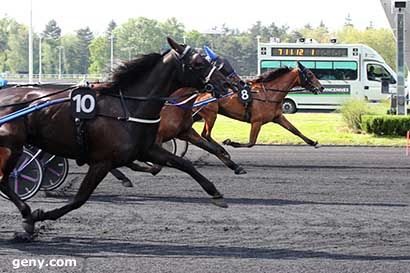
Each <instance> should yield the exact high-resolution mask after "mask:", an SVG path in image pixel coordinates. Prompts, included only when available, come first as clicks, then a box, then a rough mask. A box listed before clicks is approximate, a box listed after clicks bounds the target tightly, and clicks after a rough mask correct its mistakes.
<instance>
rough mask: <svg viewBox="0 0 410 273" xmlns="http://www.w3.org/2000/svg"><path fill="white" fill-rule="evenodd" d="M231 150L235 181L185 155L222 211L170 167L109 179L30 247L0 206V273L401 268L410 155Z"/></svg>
mask: <svg viewBox="0 0 410 273" xmlns="http://www.w3.org/2000/svg"><path fill="white" fill-rule="evenodd" d="M190 148H191V147H190ZM230 152H231V154H232V157H233V159H234V160H236V161H237V162H239V163H240V164H241V165H242V166H244V167H245V168H246V170H247V171H248V174H246V175H242V176H235V175H234V174H233V172H231V171H230V170H229V169H227V168H225V167H223V166H222V165H221V164H220V163H219V162H218V161H216V160H215V159H214V158H213V157H210V156H206V155H204V152H202V151H199V150H196V149H194V150H192V149H191V151H190V153H189V154H188V156H189V157H190V158H192V159H193V160H197V163H198V165H197V166H198V168H199V170H200V172H201V173H203V174H204V175H205V176H206V177H208V178H210V179H211V181H213V182H214V183H215V184H216V185H217V187H218V188H219V190H220V191H222V192H223V193H225V197H226V199H227V201H228V203H229V205H230V207H229V208H228V209H221V208H217V207H215V206H213V205H211V204H210V202H209V198H208V196H206V194H205V193H204V192H203V191H202V190H201V188H200V187H199V185H198V184H196V182H194V181H193V180H192V179H191V178H190V177H188V176H187V175H185V174H183V173H181V172H179V171H176V170H172V169H165V170H163V172H161V173H160V174H159V175H158V176H157V177H152V176H150V175H148V174H131V173H130V172H128V174H129V176H130V177H131V178H132V180H133V182H134V184H135V187H134V188H132V189H127V188H123V187H122V186H121V184H120V183H119V182H117V181H115V180H114V179H113V177H112V176H108V177H107V178H106V179H105V180H104V181H103V182H102V183H101V184H100V186H99V188H98V189H97V190H96V192H95V194H94V195H93V196H92V198H91V200H90V201H89V202H88V203H87V204H86V205H85V206H83V207H82V208H81V209H79V210H77V211H74V212H72V213H70V214H68V215H67V216H65V217H63V218H62V219H60V220H58V221H57V222H46V223H42V224H39V225H38V227H41V228H42V231H41V233H40V235H39V237H38V238H37V239H36V242H34V243H30V244H17V243H13V242H11V241H10V239H11V238H13V236H14V232H15V231H21V228H20V217H19V215H18V214H17V211H16V209H15V208H14V207H13V206H12V204H11V203H10V202H8V201H5V200H0V208H1V210H0V219H1V222H0V272H100V273H101V272H212V273H215V272H235V273H240V272H315V273H317V272H410V207H409V204H410V181H409V180H410V176H409V174H410V173H409V165H410V158H406V157H405V155H404V149H403V148H357V147H322V148H321V149H313V148H311V147H305V146H297V147H291V146H269V147H266V146H263V147H262V146H258V147H254V148H252V149H242V150H232V149H231V150H230ZM198 159H200V160H199V161H198ZM204 162H206V163H204ZM71 171H72V173H71V174H70V176H69V179H70V178H71V179H73V178H76V177H83V172H84V169H80V168H78V167H75V166H74V165H72V169H71ZM75 187H78V184H75ZM72 194H73V189H71V190H69V191H68V196H61V197H59V196H56V197H47V198H46V197H45V196H44V193H41V194H39V195H38V196H36V197H35V198H33V199H32V200H30V202H29V204H30V205H31V207H32V208H38V207H41V208H45V209H49V208H54V207H59V206H61V205H63V204H64V203H65V202H67V200H68V198H69V197H70V196H71V195H72ZM73 257H74V258H75V259H76V261H77V266H76V267H62V268H51V267H47V268H42V269H41V270H40V269H39V268H38V267H24V268H20V269H18V270H14V269H13V265H12V260H13V259H16V258H19V259H24V258H25V259H46V261H47V260H49V259H57V258H63V259H68V258H73Z"/></svg>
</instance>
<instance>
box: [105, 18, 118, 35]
mask: <svg viewBox="0 0 410 273" xmlns="http://www.w3.org/2000/svg"><path fill="white" fill-rule="evenodd" d="M116 27H117V23H116V22H114V20H111V21H110V22H109V23H108V27H107V30H106V31H105V36H106V37H108V38H109V37H111V34H114V29H115V28H116Z"/></svg>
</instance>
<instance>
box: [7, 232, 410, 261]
mask: <svg viewBox="0 0 410 273" xmlns="http://www.w3.org/2000/svg"><path fill="white" fill-rule="evenodd" d="M52 240H53V241H52V242H34V243H30V244H12V243H10V242H7V241H5V240H3V239H0V249H4V248H6V249H9V248H13V249H16V250H20V251H23V252H24V253H27V252H29V253H31V254H33V255H53V256H55V255H64V256H77V257H93V258H99V257H101V258H104V257H105V258H109V257H116V256H120V257H124V255H129V256H134V255H138V256H141V255H142V256H152V257H161V256H171V257H175V256H184V257H214V258H251V259H252V258H257V259H286V260H289V259H317V258H320V259H329V260H349V261H350V260H353V261H379V260H384V261H398V260H410V256H408V255H404V256H379V255H354V254H343V253H329V252H324V251H312V250H294V249H272V248H249V247H228V246H227V247H225V246H194V245H175V244H144V243H138V242H132V241H118V240H116V239H101V240H98V239H95V238H81V237H54V238H52ZM107 253H109V254H108V255H107Z"/></svg>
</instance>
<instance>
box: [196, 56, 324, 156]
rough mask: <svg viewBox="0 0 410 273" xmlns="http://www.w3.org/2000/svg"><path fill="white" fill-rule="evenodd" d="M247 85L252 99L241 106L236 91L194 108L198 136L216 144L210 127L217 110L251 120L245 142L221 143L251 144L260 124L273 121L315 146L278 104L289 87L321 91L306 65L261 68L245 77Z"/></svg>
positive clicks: (231, 143) (236, 145) (231, 142)
mask: <svg viewBox="0 0 410 273" xmlns="http://www.w3.org/2000/svg"><path fill="white" fill-rule="evenodd" d="M247 84H248V85H249V86H250V90H251V95H252V102H251V103H250V104H249V105H248V107H245V106H244V104H243V103H241V101H240V99H239V94H238V93H236V94H234V95H233V96H230V97H226V98H222V99H219V100H218V101H217V102H215V103H211V104H209V105H207V106H205V107H203V108H202V109H200V111H199V112H198V114H199V115H200V116H201V117H202V118H203V119H204V121H205V124H204V128H203V130H202V134H201V135H202V137H204V138H205V139H207V140H208V141H210V142H212V143H214V144H216V145H219V144H218V143H217V142H216V141H214V140H213V139H212V137H211V132H212V128H213V126H214V124H215V121H216V118H217V114H218V113H219V114H222V115H224V116H227V117H230V118H232V119H236V120H240V121H244V122H249V123H251V131H250V136H249V142H248V143H244V144H243V143H237V142H233V141H231V140H230V139H227V140H225V141H224V142H223V143H224V144H225V145H230V146H232V147H235V148H238V147H247V148H250V147H252V146H254V145H255V143H256V141H257V138H258V134H259V131H260V129H261V127H262V125H264V124H266V123H269V122H274V123H277V124H279V125H281V126H282V127H283V128H285V129H286V130H289V131H290V132H292V133H293V134H295V135H297V136H299V137H300V138H302V139H303V140H304V141H305V142H306V143H307V144H309V145H312V146H314V147H319V145H318V142H317V141H313V140H311V139H309V138H308V137H306V136H305V135H303V134H302V133H301V132H300V131H299V130H298V129H297V128H296V127H295V126H293V125H292V124H291V123H290V122H289V121H288V120H287V119H286V117H285V116H284V115H283V112H282V104H283V100H284V98H285V97H286V95H287V94H288V93H289V92H290V90H291V89H292V88H295V87H303V88H305V89H307V90H309V91H311V92H313V93H315V94H318V93H319V92H322V91H323V89H324V88H323V86H322V85H321V84H320V82H319V80H318V79H317V78H316V77H315V75H314V74H313V73H312V71H310V70H309V69H307V68H305V67H304V66H303V65H302V64H301V63H299V62H298V67H297V68H294V69H290V68H287V67H285V68H278V69H275V70H272V71H268V72H265V73H264V74H262V75H260V76H259V77H258V78H256V79H255V80H251V81H248V82H247ZM207 97H208V95H206V94H204V95H202V94H201V95H199V96H198V98H197V101H201V100H203V99H205V98H207Z"/></svg>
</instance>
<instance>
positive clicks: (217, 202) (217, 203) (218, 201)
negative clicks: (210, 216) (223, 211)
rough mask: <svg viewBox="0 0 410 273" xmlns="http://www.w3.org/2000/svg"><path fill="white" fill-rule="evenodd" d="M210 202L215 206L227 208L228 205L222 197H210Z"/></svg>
mask: <svg viewBox="0 0 410 273" xmlns="http://www.w3.org/2000/svg"><path fill="white" fill-rule="evenodd" d="M212 204H214V205H215V206H217V207H221V208H227V207H228V203H226V201H225V199H224V198H223V197H218V198H212Z"/></svg>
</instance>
